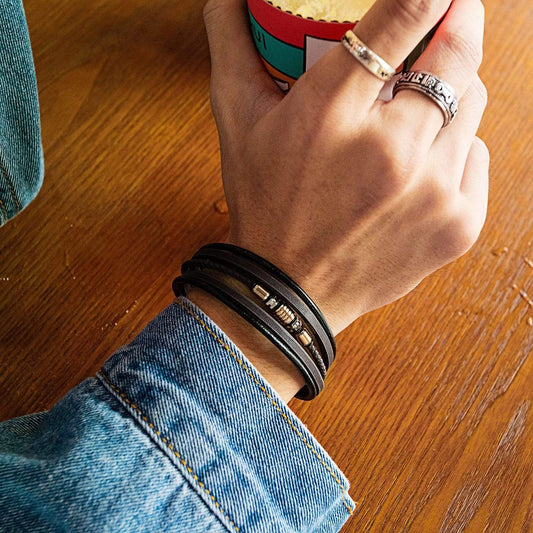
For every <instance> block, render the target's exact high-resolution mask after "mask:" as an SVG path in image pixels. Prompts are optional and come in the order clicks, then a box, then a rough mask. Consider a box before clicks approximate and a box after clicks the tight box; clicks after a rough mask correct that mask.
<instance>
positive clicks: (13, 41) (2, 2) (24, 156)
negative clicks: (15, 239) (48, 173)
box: [0, 0, 44, 226]
mask: <svg viewBox="0 0 533 533" xmlns="http://www.w3.org/2000/svg"><path fill="white" fill-rule="evenodd" d="M43 174H44V162H43V153H42V146H41V129H40V119H39V100H38V97H37V82H36V80H35V71H34V67H33V57H32V52H31V46H30V39H29V35H28V28H27V26H26V19H25V16H24V8H23V6H22V2H21V1H20V0H0V226H2V225H3V224H5V223H6V222H7V221H8V220H9V219H11V218H13V217H14V216H15V215H16V214H17V213H19V212H20V211H22V209H24V208H25V207H26V206H27V205H28V204H29V203H30V202H31V200H33V198H34V197H35V195H36V194H37V193H38V191H39V189H40V188H41V185H42V181H43Z"/></svg>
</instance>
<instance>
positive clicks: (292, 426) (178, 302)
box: [176, 300, 354, 516]
mask: <svg viewBox="0 0 533 533" xmlns="http://www.w3.org/2000/svg"><path fill="white" fill-rule="evenodd" d="M176 303H177V304H178V305H179V306H180V307H181V308H182V309H184V310H185V311H187V313H189V315H191V316H192V317H193V318H194V319H195V320H196V321H197V322H198V323H199V324H200V325H201V326H202V327H203V328H204V329H205V330H206V331H207V332H208V333H209V334H210V335H211V336H212V337H213V338H214V339H215V340H216V341H217V342H218V343H219V344H220V345H221V346H222V347H224V348H225V349H226V351H227V352H228V353H229V354H230V355H231V356H232V357H233V359H235V361H237V363H239V365H240V367H241V368H242V369H243V370H244V371H245V372H246V374H247V375H248V376H249V377H250V378H251V379H252V381H253V382H254V383H255V384H256V385H257V386H258V387H259V389H261V391H262V392H263V393H264V394H265V395H266V397H267V398H268V399H269V400H270V402H271V403H272V405H273V406H274V408H275V409H276V411H277V412H278V413H279V414H280V415H281V416H282V417H283V419H284V420H285V422H287V424H288V425H289V426H290V428H291V429H292V430H293V431H294V432H295V433H296V435H298V437H300V439H301V440H302V442H303V443H304V444H305V445H306V446H307V448H309V450H310V451H311V452H312V453H313V455H314V456H315V457H316V458H317V459H318V461H319V462H320V464H321V465H322V466H323V467H324V468H325V469H326V470H327V471H328V472H329V473H330V475H331V477H332V478H333V479H334V480H335V481H336V483H337V485H339V487H340V488H341V489H342V503H343V504H344V506H345V507H346V509H347V510H348V513H350V516H351V515H353V513H354V509H352V508H351V507H350V506H349V505H348V502H347V501H346V498H345V495H346V489H345V488H344V486H343V484H342V483H341V481H340V479H339V478H338V477H337V476H336V475H335V472H333V470H332V469H331V467H330V466H329V465H328V464H326V462H325V461H324V460H323V459H322V458H321V457H320V455H319V453H318V452H317V451H316V450H315V449H314V448H313V446H312V445H311V444H309V442H308V441H307V439H306V438H305V437H304V436H303V435H302V433H301V432H300V431H299V430H298V428H297V427H296V426H295V425H294V424H293V423H292V422H291V421H290V420H289V417H288V416H287V415H286V414H285V413H284V412H283V411H282V410H281V409H280V407H279V406H278V404H277V403H276V402H275V401H274V400H273V399H272V396H271V395H270V394H269V392H268V391H267V390H266V389H265V387H263V386H262V385H261V383H259V381H257V379H256V378H255V376H254V375H253V374H252V373H251V372H250V370H249V369H248V368H247V367H246V366H245V365H244V363H243V361H242V359H239V357H238V356H237V355H236V354H235V353H233V351H232V350H231V348H230V347H229V346H228V345H227V344H226V343H225V342H224V341H223V340H222V339H221V338H220V337H219V336H218V335H217V334H216V333H215V332H214V331H212V330H211V329H209V326H207V324H206V323H205V322H204V321H203V320H202V319H201V318H200V317H199V316H197V315H196V313H194V312H193V311H191V310H190V309H188V308H187V307H186V306H185V305H184V304H183V303H182V302H181V301H180V300H176Z"/></svg>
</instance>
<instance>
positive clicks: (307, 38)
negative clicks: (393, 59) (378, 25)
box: [248, 0, 431, 99]
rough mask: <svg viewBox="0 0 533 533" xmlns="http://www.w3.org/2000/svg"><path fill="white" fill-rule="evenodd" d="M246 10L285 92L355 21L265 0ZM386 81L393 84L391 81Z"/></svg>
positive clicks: (270, 69)
mask: <svg viewBox="0 0 533 533" xmlns="http://www.w3.org/2000/svg"><path fill="white" fill-rule="evenodd" d="M248 13H249V16H250V23H251V29H252V36H253V39H254V42H255V46H256V47H257V50H258V51H259V54H260V56H261V59H262V60H263V63H264V64H265V67H266V69H267V70H268V72H269V73H270V75H271V76H272V78H274V80H275V81H276V83H277V84H278V85H279V87H280V88H281V90H283V91H285V92H286V91H288V90H289V89H290V88H291V87H292V85H293V84H294V82H295V81H296V80H297V79H298V78H299V77H300V76H301V75H302V74H303V73H304V72H305V71H306V70H308V69H309V68H311V67H312V66H313V65H314V64H315V63H316V62H317V61H318V60H319V59H320V57H322V55H324V54H325V53H326V52H328V51H329V50H331V49H332V48H333V47H334V46H336V45H337V44H338V43H339V42H340V41H341V39H342V37H343V35H344V34H345V33H346V32H347V31H348V30H351V29H352V28H353V27H354V25H355V22H335V21H333V22H327V21H325V20H314V19H312V18H303V17H302V16H300V15H293V14H292V13H290V12H289V11H283V10H282V9H281V8H279V7H276V6H275V5H274V4H273V3H272V2H270V1H268V0H248ZM430 37H431V34H430V35H428V36H427V37H426V38H425V39H424V41H422V43H420V45H419V46H417V48H416V50H414V51H413V53H412V54H411V55H410V56H409V58H408V59H407V61H406V64H409V65H411V64H412V63H413V62H414V59H415V57H418V55H420V53H421V51H422V50H423V49H424V48H425V46H426V44H427V42H429V39H430ZM398 70H401V68H400V69H398ZM387 85H389V86H392V85H391V84H390V82H389V84H387ZM387 91H388V90H387V89H386V91H385V92H387ZM385 99H388V98H387V97H385Z"/></svg>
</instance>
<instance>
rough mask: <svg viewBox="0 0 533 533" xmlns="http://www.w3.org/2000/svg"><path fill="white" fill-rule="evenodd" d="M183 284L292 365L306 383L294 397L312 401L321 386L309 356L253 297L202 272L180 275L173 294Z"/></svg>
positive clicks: (182, 290)
mask: <svg viewBox="0 0 533 533" xmlns="http://www.w3.org/2000/svg"><path fill="white" fill-rule="evenodd" d="M186 285H193V286H195V287H199V288H201V289H203V290H205V291H207V292H209V293H210V294H212V295H213V296H215V297H216V298H217V299H218V300H220V301H221V302H223V303H224V304H226V305H227V306H228V307H230V308H231V309H233V310H234V311H235V312H237V313H238V314H239V315H240V316H242V317H243V318H244V319H245V320H246V321H248V322H249V323H250V324H251V325H253V326H254V327H255V328H256V329H257V330H258V331H260V332H261V333H262V334H263V335H264V336H265V337H266V338H267V339H268V340H269V341H270V342H272V343H273V344H274V345H275V346H276V347H277V348H278V349H279V350H281V351H282V352H283V353H284V354H285V355H286V356H287V357H288V358H289V359H290V360H291V361H292V362H293V363H294V365H296V367H297V368H298V370H300V372H301V373H302V375H303V377H304V379H305V382H306V387H304V388H303V389H301V390H300V391H299V392H298V394H297V395H296V397H297V398H299V399H301V400H312V399H313V398H315V397H316V396H317V395H318V394H319V393H320V391H321V390H322V389H323V388H324V380H323V378H322V376H321V374H320V372H319V370H318V368H317V366H316V364H315V362H314V361H313V360H312V358H311V356H310V355H309V354H308V353H307V352H306V351H305V349H304V348H303V347H302V346H301V345H300V344H299V343H298V342H297V341H296V339H294V338H293V337H292V336H291V334H290V333H289V332H288V331H287V330H286V329H285V328H284V327H283V326H282V325H281V324H279V322H277V321H276V319H274V318H273V317H272V316H271V315H270V314H269V313H268V312H267V311H265V310H264V309H262V308H261V307H260V306H258V305H257V304H256V303H255V302H254V301H253V300H250V299H248V298H246V297H245V296H243V295H242V294H240V293H239V292H238V291H236V290H235V289H233V288H232V287H230V286H228V285H227V284H225V283H224V282H223V281H222V280H220V279H217V278H214V277H212V276H211V275H209V274H208V273H206V272H200V271H190V272H186V273H184V274H182V275H181V276H179V277H178V278H176V279H175V280H174V282H173V284H172V288H173V290H174V293H175V294H176V295H183V296H186V292H187V291H186Z"/></svg>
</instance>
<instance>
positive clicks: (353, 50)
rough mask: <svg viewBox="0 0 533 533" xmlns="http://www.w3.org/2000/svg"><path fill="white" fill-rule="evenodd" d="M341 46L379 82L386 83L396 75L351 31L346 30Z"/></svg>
mask: <svg viewBox="0 0 533 533" xmlns="http://www.w3.org/2000/svg"><path fill="white" fill-rule="evenodd" d="M342 44H343V45H344V48H346V50H348V52H350V54H352V56H353V57H355V59H357V61H359V63H361V65H363V66H364V67H365V68H366V69H367V70H368V71H369V72H371V73H372V74H374V76H376V77H377V78H379V79H380V80H383V81H388V80H390V79H391V78H392V77H393V76H394V74H395V73H396V70H395V69H393V68H392V67H391V66H390V65H389V64H388V63H387V62H386V61H384V60H383V59H381V57H379V56H378V55H377V54H376V53H375V52H372V50H370V48H368V47H367V46H366V44H365V43H363V41H361V39H359V37H357V35H355V33H354V32H353V31H352V30H348V31H347V32H346V33H345V34H344V37H343V38H342Z"/></svg>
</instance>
